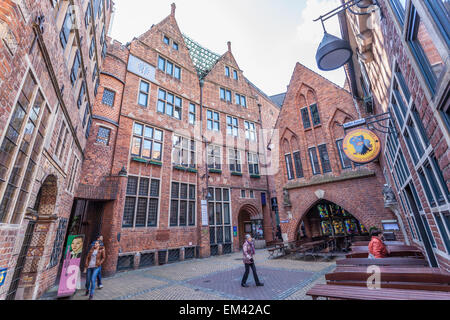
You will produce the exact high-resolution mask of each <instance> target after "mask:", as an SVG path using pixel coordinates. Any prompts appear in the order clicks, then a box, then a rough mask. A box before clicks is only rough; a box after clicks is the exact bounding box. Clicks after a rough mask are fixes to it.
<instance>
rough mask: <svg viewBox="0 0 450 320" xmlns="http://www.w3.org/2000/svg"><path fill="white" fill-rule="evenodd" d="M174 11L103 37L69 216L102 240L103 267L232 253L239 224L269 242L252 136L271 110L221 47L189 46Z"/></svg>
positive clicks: (239, 238) (263, 139) (258, 137)
mask: <svg viewBox="0 0 450 320" xmlns="http://www.w3.org/2000/svg"><path fill="white" fill-rule="evenodd" d="M175 9H176V8H175V4H173V5H172V9H171V13H170V15H169V16H167V17H166V18H165V19H164V20H162V21H161V22H160V23H158V24H155V25H153V26H152V27H151V29H150V30H148V31H147V32H145V33H144V34H142V35H140V36H139V37H136V38H134V39H133V40H132V41H131V42H130V43H128V44H126V45H122V44H120V43H118V42H113V44H112V45H111V46H109V47H108V51H107V55H106V59H105V63H104V66H103V68H102V72H101V77H100V87H99V95H98V96H97V100H96V101H95V104H94V108H93V123H92V132H91V136H90V138H89V140H88V142H87V143H88V147H87V152H86V158H85V161H84V163H83V169H82V178H81V183H80V186H79V188H78V191H77V193H76V198H77V201H76V204H75V205H74V207H75V209H74V212H73V214H74V216H73V217H72V218H74V217H76V216H80V219H81V220H82V221H83V223H82V224H83V228H82V229H81V233H83V234H86V235H87V237H88V238H90V239H92V238H93V237H95V235H96V234H98V233H102V234H103V235H104V237H105V247H106V253H107V259H106V262H105V264H104V265H103V272H104V273H105V274H112V273H114V272H116V271H117V270H124V269H130V268H138V267H143V266H149V265H153V264H164V263H168V262H174V261H180V260H184V259H189V258H194V257H207V256H210V255H217V254H222V253H228V252H232V251H236V250H238V249H239V247H240V244H241V243H242V242H243V234H244V230H246V232H252V231H253V233H254V234H255V235H258V240H259V241H258V244H259V245H261V246H264V243H265V240H271V239H272V237H273V232H274V230H273V228H272V225H273V224H272V220H271V219H272V217H271V212H270V208H269V205H268V204H267V201H266V199H269V198H270V195H269V190H268V177H267V174H266V171H265V167H264V165H263V164H264V163H265V161H264V160H265V157H266V153H265V148H264V147H263V146H264V144H265V143H267V141H268V140H267V136H269V135H270V134H271V130H269V132H268V134H266V135H264V134H263V132H265V129H266V128H269V129H271V128H273V126H274V122H275V121H276V119H277V117H278V113H279V107H278V106H277V105H275V104H274V103H273V102H272V101H271V100H270V98H269V97H267V96H266V95H265V94H264V93H263V92H261V91H260V90H259V89H258V88H256V87H255V86H254V85H253V84H252V83H251V82H250V81H248V80H247V79H246V78H245V77H244V75H243V71H242V70H241V69H240V68H239V65H238V64H237V62H236V61H235V59H234V57H233V54H232V50H231V43H228V50H227V51H226V52H225V53H224V54H222V55H219V54H216V53H214V52H212V51H210V50H208V49H207V48H205V47H203V46H201V45H200V44H198V43H196V42H195V41H193V40H192V39H190V38H189V37H187V36H186V35H183V34H182V33H181V31H180V29H179V27H178V24H177V21H176V19H175ZM206 199H208V200H207V202H205V204H204V209H203V210H202V202H203V201H205V200H206ZM252 228H253V229H252Z"/></svg>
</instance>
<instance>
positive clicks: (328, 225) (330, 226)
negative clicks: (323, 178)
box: [296, 200, 369, 251]
mask: <svg viewBox="0 0 450 320" xmlns="http://www.w3.org/2000/svg"><path fill="white" fill-rule="evenodd" d="M368 235H369V232H368V230H367V228H366V227H365V226H364V225H363V224H362V223H361V222H360V221H359V220H358V219H357V218H355V217H354V216H353V215H352V214H351V213H350V212H348V211H347V210H345V209H344V208H342V207H340V206H339V205H337V204H335V203H333V202H331V201H327V200H321V201H319V202H317V203H316V204H315V205H313V206H312V207H311V208H310V209H309V210H308V212H307V213H306V214H305V215H304V216H303V219H302V220H301V221H300V223H299V224H298V227H297V233H296V237H297V238H296V240H305V241H315V240H319V239H320V240H322V239H327V240H332V242H333V244H334V249H335V250H338V251H341V250H344V249H346V248H347V247H348V245H349V243H351V241H352V239H354V237H368Z"/></svg>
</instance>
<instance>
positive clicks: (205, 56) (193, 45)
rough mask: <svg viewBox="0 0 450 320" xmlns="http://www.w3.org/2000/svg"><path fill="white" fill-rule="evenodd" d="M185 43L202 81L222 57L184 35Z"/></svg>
mask: <svg viewBox="0 0 450 320" xmlns="http://www.w3.org/2000/svg"><path fill="white" fill-rule="evenodd" d="M183 38H184V42H185V43H186V45H187V47H188V49H189V54H190V56H191V59H192V62H193V63H194V66H195V68H196V69H197V74H198V77H199V78H200V79H203V78H204V77H205V76H206V75H207V74H208V73H209V72H210V71H211V69H212V68H213V67H214V65H215V64H216V63H217V61H219V59H220V57H221V56H220V55H219V54H217V53H214V52H212V51H211V50H208V49H206V48H204V47H202V46H201V45H200V44H198V43H197V42H195V41H194V40H192V39H191V38H189V37H188V36H186V35H184V34H183Z"/></svg>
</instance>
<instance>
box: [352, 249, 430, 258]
mask: <svg viewBox="0 0 450 320" xmlns="http://www.w3.org/2000/svg"><path fill="white" fill-rule="evenodd" d="M388 250H389V255H388V257H418V258H423V253H422V251H420V250H419V249H401V248H389V247H388ZM368 256H369V252H368V250H367V249H366V250H352V251H351V252H350V253H349V254H347V255H346V256H345V257H346V258H367V257H368Z"/></svg>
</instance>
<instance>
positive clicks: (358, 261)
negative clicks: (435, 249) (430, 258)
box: [336, 258, 428, 268]
mask: <svg viewBox="0 0 450 320" xmlns="http://www.w3.org/2000/svg"><path fill="white" fill-rule="evenodd" d="M336 265H338V266H340V265H347V266H371V265H375V266H397V267H401V268H406V267H428V262H427V261H426V260H425V259H420V258H382V259H368V258H348V259H341V260H337V261H336Z"/></svg>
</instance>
